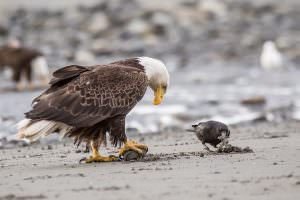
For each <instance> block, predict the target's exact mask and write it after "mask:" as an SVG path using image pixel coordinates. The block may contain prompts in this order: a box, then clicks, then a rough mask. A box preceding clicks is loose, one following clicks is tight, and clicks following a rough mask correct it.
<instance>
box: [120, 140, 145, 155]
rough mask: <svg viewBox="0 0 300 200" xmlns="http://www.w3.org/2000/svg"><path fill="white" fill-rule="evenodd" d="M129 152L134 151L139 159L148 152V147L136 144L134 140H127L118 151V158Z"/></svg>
mask: <svg viewBox="0 0 300 200" xmlns="http://www.w3.org/2000/svg"><path fill="white" fill-rule="evenodd" d="M130 150H131V151H135V152H136V153H137V154H139V156H140V157H142V156H144V155H145V154H146V153H147V152H148V147H147V146H146V145H144V144H138V143H137V142H136V141H134V140H128V141H127V142H126V143H125V145H124V146H123V147H122V148H121V149H120V151H119V155H120V157H122V156H124V155H125V153H126V152H128V151H130Z"/></svg>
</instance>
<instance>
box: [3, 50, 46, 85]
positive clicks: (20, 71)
mask: <svg viewBox="0 0 300 200" xmlns="http://www.w3.org/2000/svg"><path fill="white" fill-rule="evenodd" d="M4 67H9V68H10V69H11V70H12V72H13V76H12V79H13V81H14V82H15V83H16V88H17V89H18V90H23V89H24V87H23V85H22V78H23V76H24V77H25V78H26V79H27V81H28V86H29V88H32V86H33V82H32V77H34V78H37V80H39V81H40V83H41V84H42V85H45V83H47V82H48V74H49V69H48V65H47V61H46V59H45V57H44V55H43V54H42V53H41V52H40V51H38V50H36V49H30V48H25V47H12V46H3V47H0V69H2V68H4Z"/></svg>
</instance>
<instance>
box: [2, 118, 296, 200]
mask: <svg viewBox="0 0 300 200" xmlns="http://www.w3.org/2000/svg"><path fill="white" fill-rule="evenodd" d="M297 129H299V123H298V122H289V123H281V124H271V123H256V124H255V125H251V124H249V125H238V126H236V127H231V130H232V136H231V140H230V143H231V144H233V145H236V146H240V147H246V146H249V147H250V148H252V149H253V150H254V153H243V154H238V153H235V154H216V153H207V152H206V151H205V150H203V147H202V145H201V144H200V143H199V141H198V140H197V139H196V137H195V136H194V134H193V133H165V134H159V135H150V134H149V135H146V136H133V137H132V138H134V139H136V140H137V141H141V142H144V143H146V144H147V145H149V152H148V154H147V156H146V157H145V158H144V159H143V160H142V161H138V162H114V163H95V164H79V163H78V161H79V160H80V159H81V158H82V157H85V156H88V154H87V153H82V152H81V151H80V150H83V149H84V148H81V147H79V148H78V149H76V148H75V147H74V146H73V145H72V143H71V142H66V141H65V142H61V143H55V144H51V145H42V144H34V145H32V146H28V147H23V148H14V149H5V150H2V151H1V152H0V153H1V159H0V168H1V170H0V180H1V181H0V199H1V200H8V199H74V198H75V199H84V198H85V199H224V200H225V199H272V200H274V199H297V197H299V187H300V170H299V169H300V158H299V151H300V145H299V144H300V143H299V142H300V135H299V132H297ZM106 152H107V153H117V152H116V151H115V150H113V149H112V148H106ZM202 153H203V154H202Z"/></svg>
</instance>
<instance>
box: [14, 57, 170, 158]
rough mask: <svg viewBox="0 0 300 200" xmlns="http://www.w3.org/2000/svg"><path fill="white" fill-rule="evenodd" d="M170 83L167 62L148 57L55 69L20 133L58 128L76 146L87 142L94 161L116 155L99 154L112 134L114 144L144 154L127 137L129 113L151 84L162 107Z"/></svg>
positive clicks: (46, 132)
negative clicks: (48, 86)
mask: <svg viewBox="0 0 300 200" xmlns="http://www.w3.org/2000/svg"><path fill="white" fill-rule="evenodd" d="M168 86H169V73H168V71H167V68H166V66H165V65H164V64H163V63H162V62H161V61H160V60H157V59H153V58H149V57H138V58H130V59H125V60H120V61H116V62H112V63H109V64H103V65H95V66H78V65H70V66H66V67H64V68H61V69H58V70H57V71H55V72H54V73H53V78H52V79H51V81H50V88H49V89H48V90H46V91H44V92H43V93H42V94H41V95H39V96H38V97H36V98H35V99H34V100H33V102H32V109H31V110H30V111H29V112H27V113H25V117H26V118H25V119H24V120H22V121H21V122H20V123H19V124H18V136H19V137H20V138H26V139H29V140H31V141H32V140H36V139H38V138H40V137H42V136H47V135H49V134H51V133H53V132H56V133H59V134H61V135H63V136H67V137H72V138H74V139H75V143H77V144H80V143H81V142H85V143H87V144H89V145H90V147H91V148H92V149H93V156H92V158H91V159H92V161H95V160H97V161H99V160H101V161H108V160H111V159H112V157H110V158H106V157H105V158H103V157H99V154H98V148H99V146H100V145H101V144H103V143H104V144H106V135H107V134H108V135H109V136H110V141H111V143H112V144H113V145H114V146H117V145H122V144H125V147H124V148H123V149H126V150H128V149H132V150H134V151H137V152H138V153H139V154H140V153H141V152H142V150H140V151H139V150H138V149H140V148H142V147H144V148H146V147H145V146H143V145H140V144H137V143H132V142H131V143H130V142H129V141H128V140H127V137H126V134H125V117H126V115H127V114H128V113H129V112H130V111H131V110H132V109H133V108H134V106H135V105H136V104H137V103H138V102H139V101H140V100H141V99H142V98H143V96H144V94H145V92H146V90H147V88H148V87H150V88H151V89H152V90H153V91H154V100H153V104H154V105H158V104H160V103H161V102H162V100H163V97H164V95H165V93H166V91H167V88H168ZM124 151H125V150H124ZM124 151H121V153H120V154H122V153H124Z"/></svg>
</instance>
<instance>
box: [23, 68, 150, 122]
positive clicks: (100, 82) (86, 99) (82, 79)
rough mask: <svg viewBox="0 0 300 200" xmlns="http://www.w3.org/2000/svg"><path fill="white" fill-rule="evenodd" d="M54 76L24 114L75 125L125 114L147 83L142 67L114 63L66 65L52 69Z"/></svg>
mask: <svg viewBox="0 0 300 200" xmlns="http://www.w3.org/2000/svg"><path fill="white" fill-rule="evenodd" d="M54 78H55V79H59V80H56V81H54V85H52V86H51V87H50V88H49V89H48V90H47V91H45V92H44V93H43V94H41V95H40V96H39V97H37V98H36V99H35V100H34V102H33V109H32V110H31V111H30V112H28V113H26V117H27V118H30V119H45V120H53V121H59V122H63V123H66V124H68V125H71V126H75V127H88V126H92V125H95V124H97V123H99V122H101V121H103V120H105V119H108V118H111V117H115V116H118V115H126V114H127V113H128V112H129V111H130V110H131V109H132V108H133V107H134V106H135V105H136V103H137V102H138V101H139V100H140V99H141V98H142V97H143V96H144V94H145V92H146V89H147V86H148V80H147V77H146V75H145V73H144V72H143V70H141V69H137V68H132V67H125V66H120V65H116V64H110V65H101V66H95V67H89V68H84V67H80V66H68V67H65V68H62V69H60V70H58V71H56V72H55V73H54ZM61 81H63V82H64V83H63V84H61ZM58 83H59V84H58Z"/></svg>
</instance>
